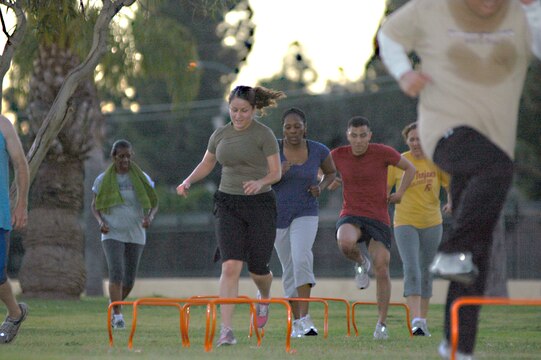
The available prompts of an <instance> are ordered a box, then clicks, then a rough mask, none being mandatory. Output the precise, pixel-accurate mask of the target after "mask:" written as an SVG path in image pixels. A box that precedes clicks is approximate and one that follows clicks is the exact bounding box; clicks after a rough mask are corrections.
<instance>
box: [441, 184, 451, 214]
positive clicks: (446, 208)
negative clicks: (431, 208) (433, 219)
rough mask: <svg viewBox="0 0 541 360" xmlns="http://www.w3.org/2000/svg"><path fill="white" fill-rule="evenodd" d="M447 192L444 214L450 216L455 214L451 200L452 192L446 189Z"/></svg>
mask: <svg viewBox="0 0 541 360" xmlns="http://www.w3.org/2000/svg"><path fill="white" fill-rule="evenodd" d="M445 192H446V193H447V203H446V204H445V205H443V209H442V210H443V213H444V214H450V213H452V212H453V201H452V198H451V192H450V191H449V188H448V187H447V188H445Z"/></svg>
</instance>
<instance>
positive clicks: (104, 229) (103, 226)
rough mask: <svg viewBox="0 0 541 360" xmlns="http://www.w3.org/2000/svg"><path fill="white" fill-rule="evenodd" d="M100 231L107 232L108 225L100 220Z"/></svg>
mask: <svg viewBox="0 0 541 360" xmlns="http://www.w3.org/2000/svg"><path fill="white" fill-rule="evenodd" d="M100 232H101V233H102V234H107V233H108V232H109V225H107V223H106V222H105V221H100Z"/></svg>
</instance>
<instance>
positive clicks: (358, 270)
mask: <svg viewBox="0 0 541 360" xmlns="http://www.w3.org/2000/svg"><path fill="white" fill-rule="evenodd" d="M369 271H370V260H368V258H366V257H365V258H364V262H363V263H362V264H358V263H356V264H355V283H356V284H357V288H359V289H361V290H363V289H367V288H368V286H370V277H369V276H368V272H369Z"/></svg>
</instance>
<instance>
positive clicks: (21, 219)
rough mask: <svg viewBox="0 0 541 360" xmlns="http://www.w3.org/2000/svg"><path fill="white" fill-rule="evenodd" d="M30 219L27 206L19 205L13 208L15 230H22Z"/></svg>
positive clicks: (12, 223)
mask: <svg viewBox="0 0 541 360" xmlns="http://www.w3.org/2000/svg"><path fill="white" fill-rule="evenodd" d="M27 221H28V211H27V210H26V206H19V205H17V207H16V208H15V210H13V215H12V217H11V225H12V226H13V228H14V229H15V230H20V229H22V228H24V227H25V226H26V223H27Z"/></svg>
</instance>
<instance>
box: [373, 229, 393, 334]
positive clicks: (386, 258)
mask: <svg viewBox="0 0 541 360" xmlns="http://www.w3.org/2000/svg"><path fill="white" fill-rule="evenodd" d="M368 252H369V254H370V257H371V258H372V263H373V266H374V267H373V269H374V273H375V275H376V280H377V288H376V294H377V302H378V312H379V318H378V320H379V322H380V323H385V321H386V320H387V312H388V310H389V301H390V300H391V277H390V275H389V262H390V260H391V253H390V252H389V250H388V249H387V248H386V247H385V245H383V244H382V243H380V242H379V241H375V240H371V241H370V245H369V246H368Z"/></svg>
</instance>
